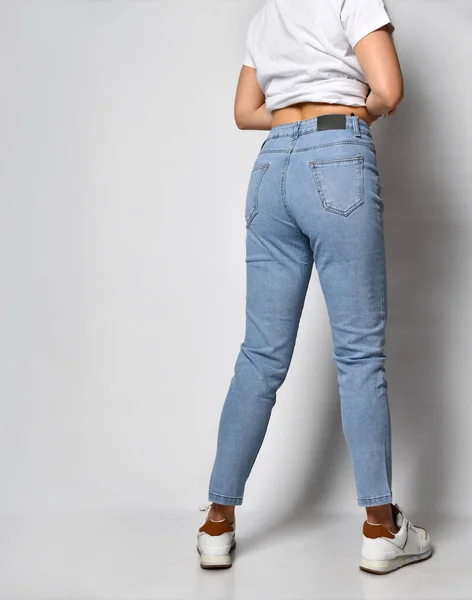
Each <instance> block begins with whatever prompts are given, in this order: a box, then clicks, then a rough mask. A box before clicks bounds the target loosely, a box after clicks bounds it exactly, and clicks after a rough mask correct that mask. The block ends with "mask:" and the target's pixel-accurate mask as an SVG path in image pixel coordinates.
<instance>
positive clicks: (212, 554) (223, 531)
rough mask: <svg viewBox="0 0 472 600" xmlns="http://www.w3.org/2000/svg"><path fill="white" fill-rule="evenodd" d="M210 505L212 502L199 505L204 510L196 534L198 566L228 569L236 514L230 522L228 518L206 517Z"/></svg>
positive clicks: (233, 542) (233, 539) (234, 543)
mask: <svg viewBox="0 0 472 600" xmlns="http://www.w3.org/2000/svg"><path fill="white" fill-rule="evenodd" d="M211 505H212V502H210V503H209V504H204V505H203V506H200V507H199V509H200V510H201V511H205V521H204V522H203V525H202V526H201V527H200V529H199V530H198V535H197V550H198V551H199V553H200V566H201V567H202V569H228V568H229V567H231V565H232V564H233V560H232V557H231V554H230V552H231V551H232V550H233V548H234V547H235V546H236V540H235V529H236V516H235V517H234V518H233V521H232V522H231V523H230V522H229V521H228V519H222V520H221V521H213V520H211V519H209V518H208V513H209V512H210V508H211Z"/></svg>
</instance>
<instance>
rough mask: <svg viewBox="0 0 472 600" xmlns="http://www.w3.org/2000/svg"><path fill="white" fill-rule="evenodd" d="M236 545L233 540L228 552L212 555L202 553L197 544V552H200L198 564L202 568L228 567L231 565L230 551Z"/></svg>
mask: <svg viewBox="0 0 472 600" xmlns="http://www.w3.org/2000/svg"><path fill="white" fill-rule="evenodd" d="M235 547H236V541H234V542H233V545H232V546H231V549H230V551H229V553H228V554H221V555H215V556H212V555H211V554H202V552H201V550H200V548H199V547H198V545H197V550H198V553H199V554H200V566H201V568H202V569H229V568H230V567H232V566H233V559H232V557H231V553H232V552H233V550H234V549H235Z"/></svg>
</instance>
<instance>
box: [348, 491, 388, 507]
mask: <svg viewBox="0 0 472 600" xmlns="http://www.w3.org/2000/svg"><path fill="white" fill-rule="evenodd" d="M391 502H392V494H387V495H386V496H376V497H374V498H358V499H357V503H358V504H359V506H364V507H368V506H380V505H381V504H390V503H391Z"/></svg>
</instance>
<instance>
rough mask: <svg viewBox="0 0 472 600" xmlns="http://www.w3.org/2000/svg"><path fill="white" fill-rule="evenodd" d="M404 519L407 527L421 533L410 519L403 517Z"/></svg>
mask: <svg viewBox="0 0 472 600" xmlns="http://www.w3.org/2000/svg"><path fill="white" fill-rule="evenodd" d="M403 520H404V521H405V523H406V526H407V527H409V528H410V529H411V530H412V531H414V532H415V533H419V531H418V529H416V527H415V526H414V525H412V523H410V521H409V520H408V519H405V517H403Z"/></svg>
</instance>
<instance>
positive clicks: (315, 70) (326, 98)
mask: <svg viewBox="0 0 472 600" xmlns="http://www.w3.org/2000/svg"><path fill="white" fill-rule="evenodd" d="M383 25H389V28H390V31H393V30H394V25H393V24H392V21H391V19H390V16H389V14H388V12H387V8H386V6H385V3H384V1H383V0H266V2H265V4H264V5H263V6H262V7H261V8H260V10H259V11H258V12H257V13H256V14H255V15H254V17H253V19H252V20H251V22H250V24H249V28H248V30H247V37H246V50H245V56H244V64H245V65H246V66H248V67H252V68H254V69H256V77H257V80H258V82H259V85H260V87H261V89H262V91H263V92H264V94H265V97H266V108H267V111H268V112H269V113H271V112H272V111H273V110H275V109H278V108H284V107H286V106H290V105H291V104H295V103H297V102H329V103H333V104H347V105H349V106H365V99H366V96H367V92H368V85H367V82H366V78H365V75H364V72H363V71H362V68H361V66H360V64H359V61H358V60H357V57H356V54H355V52H354V50H353V48H354V46H355V45H356V44H357V42H358V41H359V40H361V39H362V38H363V37H364V36H366V35H367V34H368V33H371V32H372V31H375V30H376V29H378V28H379V27H382V26H383Z"/></svg>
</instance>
